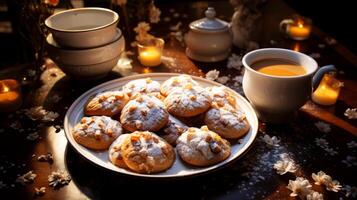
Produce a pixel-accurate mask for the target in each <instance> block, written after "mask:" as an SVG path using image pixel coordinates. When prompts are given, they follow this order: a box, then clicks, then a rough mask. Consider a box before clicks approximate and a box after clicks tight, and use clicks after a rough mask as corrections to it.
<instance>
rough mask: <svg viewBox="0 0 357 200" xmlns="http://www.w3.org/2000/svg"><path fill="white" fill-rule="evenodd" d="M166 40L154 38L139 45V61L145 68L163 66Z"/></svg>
mask: <svg viewBox="0 0 357 200" xmlns="http://www.w3.org/2000/svg"><path fill="white" fill-rule="evenodd" d="M164 44H165V42H164V40H163V39H161V38H154V39H151V40H147V41H144V42H140V43H139V44H138V53H139V61H140V63H141V64H142V65H144V66H145V67H154V66H158V65H160V64H161V56H162V51H163V49H164Z"/></svg>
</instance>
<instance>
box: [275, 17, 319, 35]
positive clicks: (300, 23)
mask: <svg viewBox="0 0 357 200" xmlns="http://www.w3.org/2000/svg"><path fill="white" fill-rule="evenodd" d="M311 24H312V22H311V19H309V18H306V17H301V16H298V15H294V16H293V18H292V19H284V20H283V21H281V22H280V30H281V31H282V32H283V33H285V34H286V35H287V36H289V37H290V38H292V39H294V40H304V39H307V38H308V37H309V36H310V33H311V27H312V25H311Z"/></svg>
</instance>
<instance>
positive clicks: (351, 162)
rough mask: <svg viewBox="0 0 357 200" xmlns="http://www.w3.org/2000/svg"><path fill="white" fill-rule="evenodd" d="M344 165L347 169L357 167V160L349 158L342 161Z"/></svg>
mask: <svg viewBox="0 0 357 200" xmlns="http://www.w3.org/2000/svg"><path fill="white" fill-rule="evenodd" d="M342 163H344V164H345V165H347V167H352V166H357V160H356V157H355V156H347V157H346V159H344V160H342Z"/></svg>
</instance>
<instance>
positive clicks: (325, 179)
mask: <svg viewBox="0 0 357 200" xmlns="http://www.w3.org/2000/svg"><path fill="white" fill-rule="evenodd" d="M311 177H312V179H314V181H315V185H324V186H325V187H326V189H327V190H329V191H333V192H338V191H339V190H341V187H342V186H341V185H340V182H338V181H337V180H332V177H331V176H329V175H327V174H326V173H325V172H323V171H319V172H318V173H317V174H315V173H312V175H311Z"/></svg>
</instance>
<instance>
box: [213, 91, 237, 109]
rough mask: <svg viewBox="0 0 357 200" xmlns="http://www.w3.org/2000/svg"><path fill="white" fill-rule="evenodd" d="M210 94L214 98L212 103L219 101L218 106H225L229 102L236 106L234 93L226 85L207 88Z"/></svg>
mask: <svg viewBox="0 0 357 200" xmlns="http://www.w3.org/2000/svg"><path fill="white" fill-rule="evenodd" d="M206 90H207V91H208V94H209V95H210V97H211V99H212V103H217V105H218V106H224V105H225V104H229V105H231V106H233V107H236V105H237V103H236V99H235V98H234V96H233V94H232V93H231V92H230V91H229V90H228V89H227V88H226V87H224V86H219V87H217V86H213V87H208V88H206Z"/></svg>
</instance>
